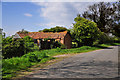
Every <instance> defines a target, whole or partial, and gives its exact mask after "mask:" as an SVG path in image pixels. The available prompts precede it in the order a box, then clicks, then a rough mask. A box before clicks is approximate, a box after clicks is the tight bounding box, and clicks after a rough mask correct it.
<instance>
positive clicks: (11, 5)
mask: <svg viewBox="0 0 120 80" xmlns="http://www.w3.org/2000/svg"><path fill="white" fill-rule="evenodd" d="M5 1H7V0H5ZM5 1H4V2H2V28H3V29H4V32H6V34H7V36H10V35H13V34H15V32H17V31H20V30H22V29H25V30H28V31H31V32H32V31H39V30H43V29H44V28H51V27H55V26H64V27H66V28H70V26H72V23H73V22H74V18H75V17H76V16H77V14H78V13H79V14H82V13H83V12H84V11H86V10H87V7H88V6H89V5H92V4H94V3H95V2H64V1H65V0H63V2H57V1H55V2H33V0H31V1H30V2H5ZM42 1H45V0H42ZM71 1H73V0H71ZM76 1H77V0H76ZM86 1H87V0H86Z"/></svg>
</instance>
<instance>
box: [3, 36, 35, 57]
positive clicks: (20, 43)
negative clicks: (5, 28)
mask: <svg viewBox="0 0 120 80" xmlns="http://www.w3.org/2000/svg"><path fill="white" fill-rule="evenodd" d="M33 45H34V43H33V42H32V39H31V38H30V37H28V36H26V37H25V38H24V39H12V37H7V38H3V47H2V52H3V58H11V57H16V56H22V55H24V54H26V53H28V52H29V51H31V47H33Z"/></svg>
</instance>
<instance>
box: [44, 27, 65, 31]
mask: <svg viewBox="0 0 120 80" xmlns="http://www.w3.org/2000/svg"><path fill="white" fill-rule="evenodd" d="M66 30H67V28H65V27H60V26H56V27H54V28H50V29H44V30H43V32H63V31H66Z"/></svg>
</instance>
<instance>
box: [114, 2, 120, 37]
mask: <svg viewBox="0 0 120 80" xmlns="http://www.w3.org/2000/svg"><path fill="white" fill-rule="evenodd" d="M114 7H115V8H116V14H115V15H114V26H113V30H112V32H113V34H114V35H116V36H117V37H120V0H119V2H116V3H115V4H114Z"/></svg>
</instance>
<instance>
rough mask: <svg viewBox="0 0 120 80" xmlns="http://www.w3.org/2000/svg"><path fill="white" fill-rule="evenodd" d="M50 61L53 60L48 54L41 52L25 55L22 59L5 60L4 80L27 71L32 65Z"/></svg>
mask: <svg viewBox="0 0 120 80" xmlns="http://www.w3.org/2000/svg"><path fill="white" fill-rule="evenodd" d="M50 59H53V58H52V57H50V56H48V55H46V53H42V52H39V51H35V52H30V53H28V54H25V55H23V56H22V57H13V58H10V59H3V60H2V62H3V64H2V66H3V67H2V72H3V78H4V79H5V78H7V79H8V78H11V77H13V76H15V73H16V72H17V71H19V70H27V68H29V67H31V66H32V65H35V64H36V63H39V62H40V63H43V62H46V61H48V60H50Z"/></svg>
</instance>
